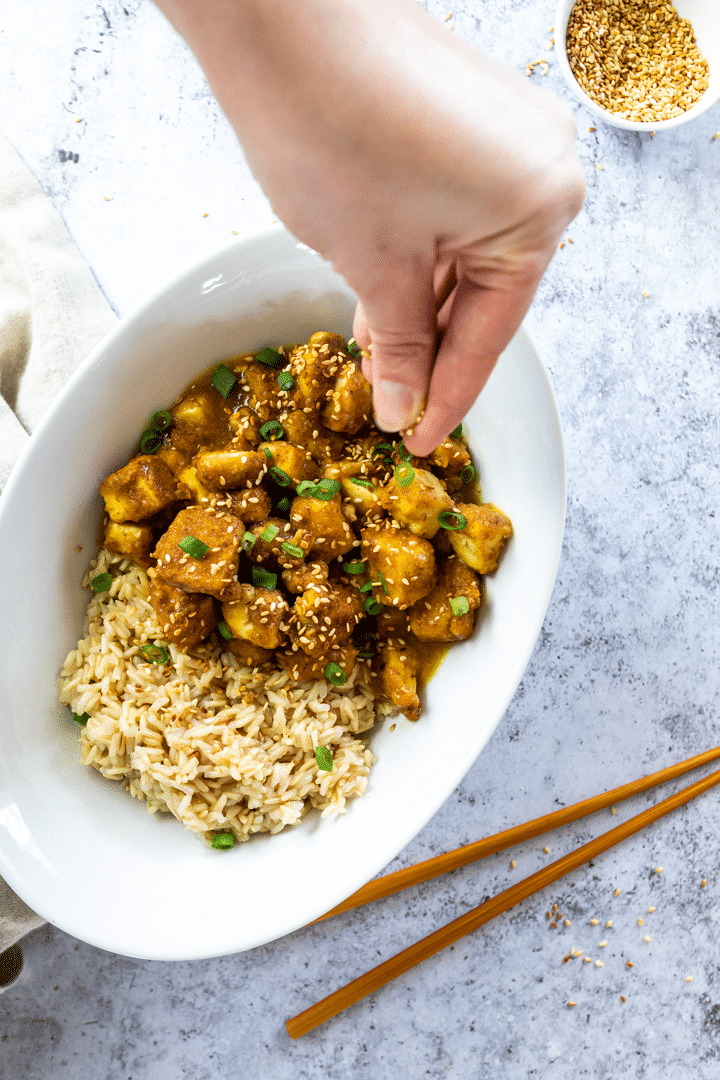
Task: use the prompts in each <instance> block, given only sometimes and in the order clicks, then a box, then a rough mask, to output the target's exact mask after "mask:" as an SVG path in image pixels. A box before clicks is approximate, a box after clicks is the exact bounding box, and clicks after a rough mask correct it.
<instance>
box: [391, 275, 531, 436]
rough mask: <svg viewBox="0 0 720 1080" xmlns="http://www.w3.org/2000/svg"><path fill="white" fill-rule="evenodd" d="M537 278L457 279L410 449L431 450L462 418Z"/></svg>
mask: <svg viewBox="0 0 720 1080" xmlns="http://www.w3.org/2000/svg"><path fill="white" fill-rule="evenodd" d="M541 276H542V272H541V271H540V270H539V271H538V273H537V276H533V277H532V278H531V279H529V280H528V279H527V278H526V279H524V280H523V281H522V282H512V281H511V282H509V283H508V285H507V287H506V288H499V289H488V288H484V287H483V286H480V285H477V284H475V283H473V282H472V281H469V280H468V279H467V278H463V279H462V280H461V282H460V285H459V286H458V289H457V292H456V295H455V298H454V301H453V305H452V310H451V312H450V319H449V322H448V326H447V330H446V331H445V335H444V337H443V341H442V344H441V346H440V351H439V353H438V355H437V359H436V360H435V364H434V367H433V371H432V378H431V381H430V389H429V394H428V404H427V409H426V410H425V414H424V416H423V417H422V419H421V421H420V422H419V424H418V425H417V427H416V428H415V430H414V431H413V433H412V435H410V434H406V435H405V436H404V439H405V444H406V446H407V448H408V450H409V451H410V452H411V453H413V454H417V455H419V456H421V457H422V456H424V455H426V454H429V453H431V452H432V450H434V449H435V447H436V446H437V445H438V444H439V443H441V442H442V441H443V439H444V438H445V436H446V435H447V434H448V432H449V431H452V430H453V428H455V427H457V425H458V424H459V423H461V422H462V420H463V418H464V417H465V415H466V413H467V412H468V411H469V409H470V407H471V406H472V404H473V402H474V401H475V399H476V398H477V396H478V394H479V393H480V391H481V390H482V388H483V387H484V386H485V383H486V382H487V380H488V378H489V377H490V373H491V372H492V369H493V367H494V366H495V363H496V361H497V358H498V357H499V355H500V353H501V352H502V351H503V349H504V348H505V347H506V346H507V345H508V343H509V342H510V340H511V338H512V337H513V335H514V334H515V332H516V330H517V329H518V327H519V326H520V323H521V322H522V320H523V318H524V316H525V313H526V312H527V310H528V308H529V307H530V304H531V302H532V298H533V296H534V294H535V290H536V288H537V285H538V282H539V281H540V277H541Z"/></svg>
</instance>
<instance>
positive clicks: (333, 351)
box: [289, 331, 348, 416]
mask: <svg viewBox="0 0 720 1080" xmlns="http://www.w3.org/2000/svg"><path fill="white" fill-rule="evenodd" d="M347 358H348V356H347V352H345V342H344V340H343V339H342V338H341V337H340V335H339V334H327V333H324V332H322V331H321V332H318V333H317V334H313V335H312V337H311V338H310V340H309V341H308V343H307V345H297V346H296V347H295V348H294V349H293V350H292V352H291V353H290V369H289V370H290V372H291V374H292V377H293V379H294V380H295V389H294V392H293V403H294V405H295V408H296V409H300V410H301V411H302V412H304V413H306V414H307V415H309V416H310V415H315V416H316V415H317V414H319V412H320V410H321V409H322V408H323V407H324V406H325V403H326V401H327V400H328V396H329V394H330V391H331V390H332V387H333V385H334V381H335V377H336V375H337V374H338V372H339V371H340V368H341V367H342V365H343V364H344V363H345V361H346V360H347Z"/></svg>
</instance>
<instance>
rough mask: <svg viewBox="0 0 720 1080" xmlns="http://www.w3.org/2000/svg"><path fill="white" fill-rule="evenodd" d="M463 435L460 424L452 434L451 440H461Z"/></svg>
mask: <svg viewBox="0 0 720 1080" xmlns="http://www.w3.org/2000/svg"><path fill="white" fill-rule="evenodd" d="M461 435H462V424H458V426H457V427H456V428H455V429H454V430H453V431H451V432H450V438H451V439H459V438H460V436H461Z"/></svg>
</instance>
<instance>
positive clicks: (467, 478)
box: [460, 465, 475, 484]
mask: <svg viewBox="0 0 720 1080" xmlns="http://www.w3.org/2000/svg"><path fill="white" fill-rule="evenodd" d="M474 479H475V469H474V468H473V466H472V465H466V466H465V468H464V469H463V471H462V472H461V473H460V482H461V483H462V484H471V483H472V481H473V480H474Z"/></svg>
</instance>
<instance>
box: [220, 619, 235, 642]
mask: <svg viewBox="0 0 720 1080" xmlns="http://www.w3.org/2000/svg"><path fill="white" fill-rule="evenodd" d="M217 628H218V634H219V635H220V637H224V638H225V640H226V641H230V639H231V637H232V630H231V629H230V627H229V626H228V624H227V623H226V622H225V621H224V620H223V619H221V620H220V622H219V623H218V624H217Z"/></svg>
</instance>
